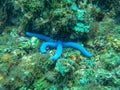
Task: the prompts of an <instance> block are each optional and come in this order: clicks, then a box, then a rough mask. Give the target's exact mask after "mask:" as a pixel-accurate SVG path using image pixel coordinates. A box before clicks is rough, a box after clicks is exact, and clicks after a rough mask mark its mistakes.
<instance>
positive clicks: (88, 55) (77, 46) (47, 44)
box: [26, 32, 92, 61]
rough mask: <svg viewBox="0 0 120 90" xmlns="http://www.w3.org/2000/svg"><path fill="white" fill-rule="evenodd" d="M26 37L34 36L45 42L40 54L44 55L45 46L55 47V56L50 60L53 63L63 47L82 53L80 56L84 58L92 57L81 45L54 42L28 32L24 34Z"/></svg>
mask: <svg viewBox="0 0 120 90" xmlns="http://www.w3.org/2000/svg"><path fill="white" fill-rule="evenodd" d="M26 35H28V36H35V37H38V38H40V39H42V40H45V41H47V42H46V43H44V44H43V45H42V46H41V48H40V51H41V52H42V53H46V48H47V46H49V47H57V50H56V53H55V55H54V56H53V57H52V58H51V59H52V60H54V61H55V60H57V59H58V58H59V57H60V56H61V55H62V48H63V47H65V48H74V49H77V50H79V51H80V52H82V54H83V55H84V56H86V57H91V56H92V54H90V53H89V52H88V51H87V50H86V49H85V48H84V47H82V46H81V45H79V44H77V43H74V42H62V41H56V40H53V39H51V38H49V37H46V36H44V35H41V34H36V33H30V32H26ZM51 41H52V42H51Z"/></svg>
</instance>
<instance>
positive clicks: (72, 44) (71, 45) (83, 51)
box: [63, 42, 92, 57]
mask: <svg viewBox="0 0 120 90" xmlns="http://www.w3.org/2000/svg"><path fill="white" fill-rule="evenodd" d="M63 47H68V48H74V49H77V50H79V51H80V52H81V53H82V54H83V55H84V56H86V57H92V54H91V53H89V52H88V51H87V50H86V49H85V48H84V47H83V46H81V45H79V44H77V43H74V42H64V43H63Z"/></svg>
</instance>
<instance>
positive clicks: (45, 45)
mask: <svg viewBox="0 0 120 90" xmlns="http://www.w3.org/2000/svg"><path fill="white" fill-rule="evenodd" d="M47 47H57V44H56V43H52V42H45V43H43V44H42V45H41V47H40V52H41V53H46V52H47V51H46V48H47Z"/></svg>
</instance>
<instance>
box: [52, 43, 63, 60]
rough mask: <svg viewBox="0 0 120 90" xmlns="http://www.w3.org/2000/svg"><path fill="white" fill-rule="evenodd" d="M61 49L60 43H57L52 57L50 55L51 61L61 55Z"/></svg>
mask: <svg viewBox="0 0 120 90" xmlns="http://www.w3.org/2000/svg"><path fill="white" fill-rule="evenodd" d="M62 51H63V46H62V44H58V45H57V50H56V53H55V55H54V56H53V57H51V59H52V60H53V61H56V60H57V59H58V58H59V57H60V56H61V55H62Z"/></svg>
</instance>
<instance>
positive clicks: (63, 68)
mask: <svg viewBox="0 0 120 90" xmlns="http://www.w3.org/2000/svg"><path fill="white" fill-rule="evenodd" d="M74 65H75V62H74V61H73V60H70V59H60V60H59V61H58V62H57V63H56V66H55V70H56V71H57V72H59V73H60V74H61V75H62V76H65V75H66V74H68V73H72V72H73V71H74V70H75V66H74Z"/></svg>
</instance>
